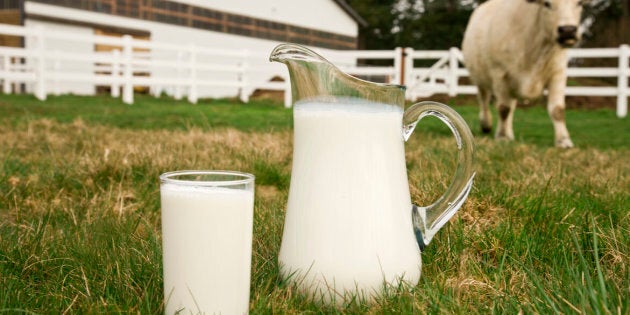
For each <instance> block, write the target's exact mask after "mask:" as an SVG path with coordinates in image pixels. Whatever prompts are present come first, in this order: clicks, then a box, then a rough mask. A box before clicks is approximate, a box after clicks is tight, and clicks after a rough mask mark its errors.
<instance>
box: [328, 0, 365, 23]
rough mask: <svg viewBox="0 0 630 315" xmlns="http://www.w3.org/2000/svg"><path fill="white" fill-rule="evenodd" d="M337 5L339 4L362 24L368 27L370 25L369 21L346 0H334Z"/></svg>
mask: <svg viewBox="0 0 630 315" xmlns="http://www.w3.org/2000/svg"><path fill="white" fill-rule="evenodd" d="M334 1H335V3H336V4H337V5H339V6H340V7H341V8H342V9H343V10H344V11H345V12H346V13H347V14H348V15H350V16H351V17H352V19H354V20H355V21H356V22H357V23H359V25H360V26H362V27H366V26H368V23H367V21H365V19H363V18H362V17H361V16H360V15H359V13H357V11H355V10H354V9H353V8H352V7H351V6H350V5H349V4H348V3H347V2H346V0H334Z"/></svg>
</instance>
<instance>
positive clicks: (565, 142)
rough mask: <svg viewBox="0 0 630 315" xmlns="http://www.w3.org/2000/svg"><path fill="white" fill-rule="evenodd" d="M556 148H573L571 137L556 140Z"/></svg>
mask: <svg viewBox="0 0 630 315" xmlns="http://www.w3.org/2000/svg"><path fill="white" fill-rule="evenodd" d="M556 148H561V149H569V148H573V141H571V138H562V139H560V140H556Z"/></svg>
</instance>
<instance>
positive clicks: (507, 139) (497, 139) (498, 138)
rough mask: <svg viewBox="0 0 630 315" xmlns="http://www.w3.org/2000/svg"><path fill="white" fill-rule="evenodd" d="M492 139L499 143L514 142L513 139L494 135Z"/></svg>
mask: <svg viewBox="0 0 630 315" xmlns="http://www.w3.org/2000/svg"><path fill="white" fill-rule="evenodd" d="M494 139H495V140H496V141H501V142H510V141H512V140H514V137H508V136H501V135H496V136H494Z"/></svg>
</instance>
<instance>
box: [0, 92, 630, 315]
mask: <svg viewBox="0 0 630 315" xmlns="http://www.w3.org/2000/svg"><path fill="white" fill-rule="evenodd" d="M451 102H452V103H453V104H455V103H458V104H457V106H454V108H455V109H456V110H457V111H458V112H460V114H461V115H462V116H463V117H464V118H465V119H466V121H467V122H468V123H469V125H470V127H471V129H472V130H473V133H474V134H475V137H476V145H477V147H476V148H477V151H476V162H475V163H476V170H477V176H476V179H475V184H474V187H473V190H472V192H471V194H470V197H469V199H468V200H467V201H466V203H465V204H464V206H463V207H462V209H460V211H459V213H458V214H457V215H456V216H455V217H454V218H453V219H452V220H451V222H450V223H449V224H448V225H447V226H446V227H445V228H444V229H443V230H442V231H440V233H438V235H437V236H436V238H435V239H434V240H433V242H432V243H431V244H430V245H429V246H428V247H427V249H426V251H425V252H424V253H423V267H422V277H421V280H420V283H419V284H418V286H417V287H415V288H414V289H413V290H411V291H399V290H392V291H391V292H389V294H388V295H387V296H386V297H384V298H382V299H380V300H378V301H376V303H375V304H374V305H348V306H346V308H343V309H327V308H321V307H319V306H318V305H316V304H313V303H311V302H309V301H306V300H304V299H302V298H300V297H299V296H298V295H296V294H295V292H293V291H292V290H291V288H289V287H287V286H286V285H285V284H284V283H283V282H282V281H281V280H280V279H279V278H278V265H277V255H278V250H279V246H280V239H281V236H282V225H283V220H284V209H285V206H286V200H287V194H288V184H289V180H290V172H291V168H290V166H291V152H292V132H291V126H292V118H291V110H288V109H285V108H283V107H282V106H281V105H280V104H274V103H271V102H264V101H257V102H252V103H250V104H239V103H237V102H230V101H227V100H219V101H201V102H200V103H199V104H197V105H190V104H188V103H186V102H185V101H174V100H172V99H168V98H159V99H155V98H149V97H142V96H140V97H137V99H136V103H135V104H134V105H133V106H128V105H124V104H122V103H121V102H120V100H117V99H112V98H110V97H108V96H97V97H78V96H60V97H50V98H49V100H48V101H46V102H40V101H38V100H36V99H35V98H34V97H32V96H26V95H0V167H1V168H0V313H18V314H19V313H26V314H31V313H117V312H123V313H141V314H153V313H161V312H162V305H161V303H162V274H161V273H162V271H161V238H160V205H159V182H158V175H159V174H161V173H163V172H165V171H170V170H177V169H234V170H240V171H244V172H251V173H253V174H255V175H256V202H255V214H254V244H253V260H252V288H251V302H250V303H251V304H250V310H251V313H252V314H261V313H262V314H266V313H335V312H338V313H371V314H382V313H406V314H408V313H445V314H487V313H491V312H493V313H508V314H516V313H519V312H524V313H541V314H549V313H578V314H628V313H630V263H629V262H630V163H629V162H628V161H629V158H630V121H629V120H628V119H618V118H617V117H616V116H615V113H614V111H612V110H609V109H605V110H577V109H572V110H568V111H567V113H566V117H567V124H568V128H569V130H570V131H571V134H572V138H573V140H574V143H575V145H576V148H573V149H569V150H562V149H556V148H554V147H553V138H552V126H551V122H550V121H549V118H548V116H547V113H546V110H545V109H544V108H543V107H542V106H539V107H532V108H525V109H519V110H518V111H517V112H516V114H515V121H514V130H515V136H516V141H514V142H511V143H508V142H495V141H494V140H493V139H491V138H490V137H488V136H482V135H480V132H479V119H478V111H477V107H476V106H474V105H473V103H474V102H471V101H462V100H453V101H451ZM459 103H468V104H463V105H461V106H460V104H459ZM495 117H496V113H495ZM453 146H454V141H453V140H452V139H451V137H450V134H449V131H448V130H447V129H446V127H442V126H441V125H439V124H438V123H437V122H436V121H432V120H429V119H427V121H424V120H423V121H422V122H421V123H420V124H419V125H418V128H417V130H416V133H415V134H414V135H413V136H412V137H411V140H410V142H409V143H408V144H407V147H406V149H407V165H408V171H409V178H410V180H409V182H410V186H411V192H412V197H413V200H414V202H416V203H419V204H427V203H429V202H432V201H433V200H434V199H435V198H437V197H438V196H439V195H440V194H441V192H442V191H443V189H444V188H445V186H446V185H447V182H448V180H449V179H450V176H451V174H452V173H450V172H445V171H444V170H452V169H453V159H454V152H453Z"/></svg>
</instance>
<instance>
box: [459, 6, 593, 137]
mask: <svg viewBox="0 0 630 315" xmlns="http://www.w3.org/2000/svg"><path fill="white" fill-rule="evenodd" d="M587 1H589V0H489V1H486V2H484V3H483V4H481V5H480V6H479V7H477V8H476V9H475V10H474V11H473V13H472V15H471V17H470V20H469V21H468V26H467V27H466V31H465V33H464V39H463V42H462V53H463V56H464V64H465V65H466V68H467V69H468V71H469V73H470V78H471V80H472V82H473V83H474V84H475V85H476V86H477V88H478V93H477V99H478V102H479V104H480V111H479V118H480V121H481V129H482V131H483V132H484V133H489V132H490V131H491V130H492V114H491V112H490V108H489V106H490V101H491V99H492V98H493V97H494V100H495V103H496V107H497V112H498V115H499V120H498V124H497V130H496V132H495V138H497V139H504V140H514V131H513V129H512V119H513V116H514V110H515V108H516V103H517V100H518V99H533V98H537V97H539V96H540V95H542V93H543V91H544V89H545V88H546V89H547V92H548V97H547V111H548V113H549V116H550V117H551V120H552V123H553V128H554V134H555V146H556V147H560V148H571V147H573V142H572V141H571V137H570V136H569V131H568V130H567V126H566V122H565V117H564V116H565V114H564V112H565V95H564V89H565V86H566V82H567V77H566V70H567V62H568V60H567V53H566V49H565V48H568V47H571V46H573V45H575V44H576V43H577V42H578V41H579V40H580V32H579V25H580V19H581V14H582V8H583V6H584V5H586V2H587Z"/></svg>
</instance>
